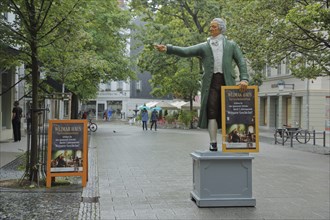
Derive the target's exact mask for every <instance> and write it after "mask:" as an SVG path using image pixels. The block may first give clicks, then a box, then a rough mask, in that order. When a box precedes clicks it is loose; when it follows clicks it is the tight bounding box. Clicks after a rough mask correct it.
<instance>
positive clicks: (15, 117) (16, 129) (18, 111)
mask: <svg viewBox="0 0 330 220" xmlns="http://www.w3.org/2000/svg"><path fill="white" fill-rule="evenodd" d="M22 112H23V111H22V108H21V107H19V102H18V101H15V102H14V108H13V111H12V119H11V122H12V125H13V133H14V141H15V142H17V141H21V118H22Z"/></svg>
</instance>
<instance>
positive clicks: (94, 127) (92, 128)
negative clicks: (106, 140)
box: [87, 119, 97, 132]
mask: <svg viewBox="0 0 330 220" xmlns="http://www.w3.org/2000/svg"><path fill="white" fill-rule="evenodd" d="M87 128H88V131H92V132H95V131H96V130H97V124H96V123H94V122H92V119H89V120H88V125H87Z"/></svg>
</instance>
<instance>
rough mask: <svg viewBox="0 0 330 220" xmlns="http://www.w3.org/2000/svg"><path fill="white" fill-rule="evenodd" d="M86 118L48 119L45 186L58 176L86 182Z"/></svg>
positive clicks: (49, 185)
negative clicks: (74, 177) (78, 177)
mask: <svg viewBox="0 0 330 220" xmlns="http://www.w3.org/2000/svg"><path fill="white" fill-rule="evenodd" d="M87 135H88V132H87V120H49V127H48V152H47V153H48V154H47V178H46V187H47V188H49V187H51V182H52V179H54V178H55V177H58V176H81V177H82V185H83V186H86V182H87V159H88V156H87V154H88V149H87V138H88V136H87Z"/></svg>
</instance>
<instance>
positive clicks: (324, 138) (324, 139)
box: [323, 131, 325, 147]
mask: <svg viewBox="0 0 330 220" xmlns="http://www.w3.org/2000/svg"><path fill="white" fill-rule="evenodd" d="M323 147H325V131H323Z"/></svg>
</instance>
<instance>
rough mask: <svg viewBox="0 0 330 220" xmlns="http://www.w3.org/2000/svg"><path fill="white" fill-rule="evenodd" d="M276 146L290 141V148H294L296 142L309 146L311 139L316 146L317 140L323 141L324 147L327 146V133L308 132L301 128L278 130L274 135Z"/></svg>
mask: <svg viewBox="0 0 330 220" xmlns="http://www.w3.org/2000/svg"><path fill="white" fill-rule="evenodd" d="M274 138H275V144H282V145H283V146H284V143H286V142H287V141H288V140H289V141H290V147H293V142H294V140H295V141H297V142H299V143H300V144H307V143H308V142H309V141H310V140H311V139H312V140H313V145H316V140H317V139H321V140H323V147H325V146H326V132H325V131H315V130H313V131H308V130H304V129H300V128H289V127H283V128H277V129H275V133H274Z"/></svg>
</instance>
